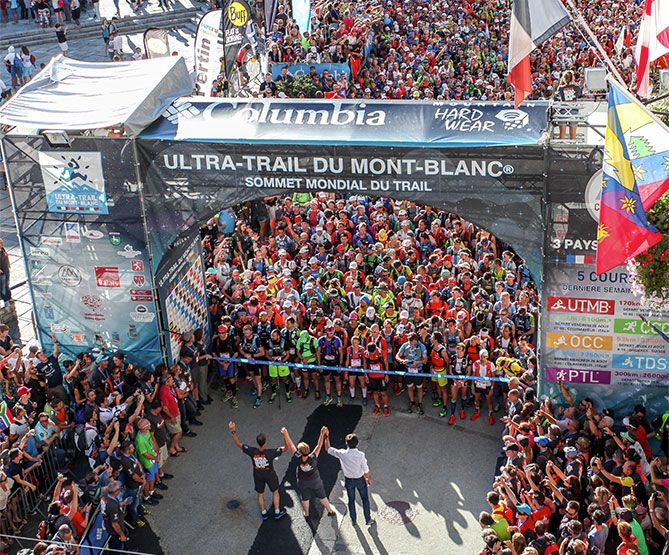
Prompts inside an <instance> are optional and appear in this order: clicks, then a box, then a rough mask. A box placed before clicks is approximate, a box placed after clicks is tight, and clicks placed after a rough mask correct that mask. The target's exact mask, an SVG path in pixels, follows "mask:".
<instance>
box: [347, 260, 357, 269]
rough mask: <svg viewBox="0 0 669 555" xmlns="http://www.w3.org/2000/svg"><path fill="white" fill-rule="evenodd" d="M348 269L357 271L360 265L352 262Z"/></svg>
mask: <svg viewBox="0 0 669 555" xmlns="http://www.w3.org/2000/svg"><path fill="white" fill-rule="evenodd" d="M348 267H349V268H350V269H352V270H357V269H358V263H357V262H351V263H350V264H349V265H348Z"/></svg>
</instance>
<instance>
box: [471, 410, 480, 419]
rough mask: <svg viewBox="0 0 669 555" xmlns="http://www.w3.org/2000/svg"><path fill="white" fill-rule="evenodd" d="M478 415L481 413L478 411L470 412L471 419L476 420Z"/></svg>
mask: <svg viewBox="0 0 669 555" xmlns="http://www.w3.org/2000/svg"><path fill="white" fill-rule="evenodd" d="M480 416H481V413H480V412H479V411H476V412H475V413H474V414H472V420H478V419H479V417H480Z"/></svg>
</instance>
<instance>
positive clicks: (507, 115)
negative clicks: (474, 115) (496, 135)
mask: <svg viewBox="0 0 669 555" xmlns="http://www.w3.org/2000/svg"><path fill="white" fill-rule="evenodd" d="M495 117H496V118H497V119H498V120H500V121H502V122H504V129H506V130H507V131H511V130H513V129H522V128H523V127H527V124H528V123H529V122H530V117H529V116H528V115H527V113H525V112H523V111H522V110H502V111H500V112H499V113H498V114H497V115H496V116H495Z"/></svg>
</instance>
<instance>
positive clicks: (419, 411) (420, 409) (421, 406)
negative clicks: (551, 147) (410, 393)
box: [418, 403, 425, 416]
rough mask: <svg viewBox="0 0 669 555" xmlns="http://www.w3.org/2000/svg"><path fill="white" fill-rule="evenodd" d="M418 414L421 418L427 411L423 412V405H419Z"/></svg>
mask: <svg viewBox="0 0 669 555" xmlns="http://www.w3.org/2000/svg"><path fill="white" fill-rule="evenodd" d="M418 414H420V415H421V416H423V415H424V414H425V411H424V410H423V403H418Z"/></svg>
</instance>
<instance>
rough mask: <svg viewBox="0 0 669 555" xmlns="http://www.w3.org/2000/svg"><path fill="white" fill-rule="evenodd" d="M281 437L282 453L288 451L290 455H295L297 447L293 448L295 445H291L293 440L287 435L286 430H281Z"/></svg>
mask: <svg viewBox="0 0 669 555" xmlns="http://www.w3.org/2000/svg"><path fill="white" fill-rule="evenodd" d="M281 435H282V436H283V449H284V451H290V452H291V453H295V451H297V447H295V444H294V443H293V440H292V438H291V437H290V434H289V433H288V430H287V429H286V428H281Z"/></svg>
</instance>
